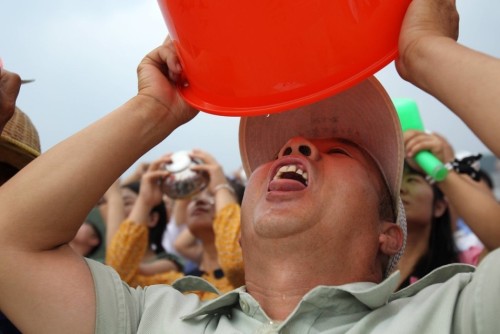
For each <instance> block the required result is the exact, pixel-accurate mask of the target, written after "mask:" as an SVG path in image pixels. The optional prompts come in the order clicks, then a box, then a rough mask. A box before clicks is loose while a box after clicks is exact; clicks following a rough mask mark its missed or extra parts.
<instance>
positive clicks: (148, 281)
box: [0, 0, 500, 333]
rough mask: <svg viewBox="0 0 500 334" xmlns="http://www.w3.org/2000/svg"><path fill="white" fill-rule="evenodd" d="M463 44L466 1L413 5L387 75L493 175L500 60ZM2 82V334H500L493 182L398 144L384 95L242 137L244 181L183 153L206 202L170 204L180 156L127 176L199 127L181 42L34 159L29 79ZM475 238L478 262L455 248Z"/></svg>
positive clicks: (334, 103)
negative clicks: (433, 110)
mask: <svg viewBox="0 0 500 334" xmlns="http://www.w3.org/2000/svg"><path fill="white" fill-rule="evenodd" d="M457 37H458V12H457V10H456V8H455V1H453V0H443V1H433V0H413V1H412V3H411V4H410V6H409V8H408V11H407V13H406V17H405V19H404V22H403V25H402V30H401V34H400V40H399V58H398V59H397V60H396V68H397V70H398V73H399V74H400V76H401V77H402V78H403V79H404V80H407V81H409V82H411V83H412V84H414V85H415V86H416V87H418V88H420V89H422V90H424V91H426V92H427V93H429V94H431V95H433V96H434V97H436V98H437V99H439V100H440V101H441V102H442V103H443V104H445V105H446V106H448V107H449V109H450V110H452V111H453V112H454V113H455V114H456V115H457V116H458V117H460V118H461V119H462V120H463V121H464V122H465V123H466V124H467V125H468V126H469V127H470V129H471V130H472V131H473V132H474V133H475V134H476V135H477V136H478V138H480V139H481V140H482V141H483V142H484V143H485V145H487V147H488V148H489V149H490V150H491V151H492V152H493V153H494V154H495V155H496V156H499V155H500V138H499V136H498V132H497V131H496V128H495V124H500V122H499V121H500V114H499V113H498V112H497V106H498V105H500V94H498V93H497V91H498V90H499V88H497V87H499V85H497V83H498V81H499V80H500V79H499V78H500V60H498V59H495V58H493V57H490V56H488V55H484V54H481V53H478V52H476V51H474V50H471V49H469V48H467V47H465V46H462V45H460V44H458V43H457V42H456V39H457ZM165 69H168V70H165ZM0 71H1V72H0V98H1V100H0V130H1V131H2V132H1V137H0V182H1V183H0V230H1V231H2V233H0V243H1V244H2V245H3V246H2V247H3V252H2V254H0V268H2V269H1V270H0V287H1V288H0V311H1V312H2V314H1V317H0V332H1V331H5V332H7V333H16V332H23V333H30V332H36V333H45V332H82V333H88V332H96V333H150V332H153V333H167V332H174V333H191V332H204V333H215V332H223V333H226V332H243V333H253V332H262V333H264V332H269V333H281V332H283V333H303V332H329V333H333V332H335V333H337V332H342V333H343V332H349V333H366V332H374V333H375V332H384V333H387V332H397V333H401V332H404V333H422V332H424V333H427V332H429V333H431V332H432V333H433V332H439V333H441V332H450V333H491V332H494V331H495V330H496V329H497V328H498V326H499V325H500V323H499V322H500V320H499V319H498V317H496V311H495V310H496V308H497V307H498V306H499V302H498V298H497V296H498V293H500V266H499V264H500V263H499V261H500V251H498V250H497V248H498V247H499V246H500V204H499V203H498V201H497V200H496V198H495V197H494V195H493V193H492V188H493V185H492V183H491V179H490V178H489V177H488V174H487V173H486V172H485V171H484V170H482V169H481V168H480V166H478V165H477V164H472V163H470V160H467V159H464V158H463V157H458V156H457V153H456V149H455V148H453V147H452V145H451V144H450V142H449V141H448V140H447V139H446V138H445V137H444V136H442V135H440V134H439V133H436V132H424V131H416V130H409V131H405V132H404V133H403V132H402V129H401V125H400V122H399V120H398V117H397V114H396V111H395V109H394V105H393V104H392V101H391V99H390V98H389V96H388V94H387V93H386V92H385V90H384V88H383V87H382V85H381V84H380V83H379V82H378V81H377V80H376V79H375V78H374V77H369V78H367V79H366V80H364V81H362V82H361V83H359V84H357V85H355V86H353V87H351V88H349V89H347V90H345V91H343V92H341V93H338V94H336V95H334V96H330V97H328V98H326V99H324V100H321V101H318V102H315V103H312V104H310V105H306V106H303V107H299V108H296V109H293V110H289V111H286V112H283V113H277V114H272V115H266V116H253V117H242V118H241V121H240V153H241V159H242V161H241V162H242V170H243V171H244V174H242V173H241V172H240V171H236V172H234V173H228V171H225V170H224V168H223V166H221V165H220V164H219V162H218V161H217V160H216V158H215V157H214V156H212V155H211V154H210V153H209V152H205V151H203V150H199V149H192V150H191V151H190V157H191V158H193V159H197V160H198V161H201V163H200V164H198V165H197V166H196V167H193V170H194V171H195V172H197V173H204V174H206V175H208V180H209V182H208V184H207V185H206V187H205V188H203V189H200V190H199V191H198V192H196V193H195V194H194V195H192V196H189V197H186V198H171V197H169V196H168V195H167V194H166V193H165V192H164V191H163V187H162V184H163V182H164V180H166V179H167V178H168V177H169V175H170V174H171V173H172V172H171V171H169V170H168V169H167V168H165V167H166V166H168V165H169V164H170V163H171V162H172V160H171V157H172V155H171V153H173V152H169V153H168V154H166V155H165V156H162V157H159V158H158V159H157V160H155V161H148V162H144V163H143V164H141V165H140V167H139V168H138V169H137V171H136V172H135V173H133V174H132V175H124V174H123V173H124V171H125V170H127V169H128V168H129V166H130V165H131V164H133V163H134V162H136V161H137V160H139V159H141V157H142V156H143V154H144V153H146V152H147V151H148V150H149V149H151V148H152V147H154V146H155V145H157V144H158V143H160V142H161V141H162V140H163V139H165V138H166V137H167V136H168V135H169V134H170V133H171V132H172V131H173V130H175V129H176V128H177V127H179V126H182V124H184V123H186V122H189V121H190V120H191V119H192V118H194V117H196V114H197V113H198V111H197V110H194V109H193V108H192V107H190V106H189V105H188V104H187V103H185V102H184V100H183V99H182V98H181V97H180V95H179V92H178V91H177V87H178V85H179V80H183V79H182V78H184V76H183V75H182V67H181V66H180V65H179V60H178V58H177V55H176V52H175V48H174V45H173V43H172V41H171V40H170V39H168V38H167V40H166V41H165V43H164V44H163V45H161V46H160V47H158V48H156V49H155V50H153V51H152V52H151V53H149V54H148V55H147V56H146V57H145V58H144V59H143V60H142V62H141V64H140V65H139V70H138V76H139V91H138V94H137V95H136V96H135V97H133V98H131V99H130V100H129V101H127V102H126V103H125V104H123V105H122V106H120V107H119V108H117V109H116V110H115V111H113V112H112V113H110V114H109V115H108V116H106V117H104V118H103V119H101V120H99V121H97V122H95V123H94V124H92V125H90V126H89V127H87V128H85V129H84V130H82V131H80V132H79V133H77V134H75V135H73V136H71V137H70V138H68V139H67V140H65V141H63V142H61V143H60V144H58V145H56V146H55V147H54V148H52V149H51V150H49V151H47V152H45V153H43V154H41V149H40V141H39V138H38V134H37V132H36V128H35V126H34V125H33V124H32V123H31V121H30V119H29V117H28V116H27V115H26V114H25V113H23V112H22V111H21V110H20V109H18V108H17V107H16V103H15V102H16V98H17V95H18V93H19V90H20V87H21V80H20V77H19V76H18V75H17V74H15V73H11V72H9V71H7V70H6V69H4V68H0ZM477 87H481V89H477ZM473 88H474V89H473ZM136 110H141V113H137V112H134V111H136ZM479 114H480V115H481V116H482V117H478V115H479ZM433 130H436V131H439V129H433ZM122 133H135V134H137V135H136V136H134V138H128V137H124V136H122ZM89 137H92V138H94V140H92V141H89V140H87V138H89ZM100 141H102V142H105V143H106V145H95V143H96V142H97V143H98V142H100ZM422 150H428V151H430V152H431V153H433V154H434V155H435V156H436V157H437V158H439V159H440V160H441V161H443V162H446V166H447V167H448V168H449V173H448V175H447V176H446V178H444V180H433V179H432V178H431V177H429V176H428V175H426V174H425V172H424V171H423V170H422V169H421V168H420V167H419V165H418V163H416V162H415V160H414V159H413V158H414V156H415V154H416V153H418V152H420V151H422ZM117 152H119V153H118V154H117ZM95 161H100V162H101V163H99V164H95V163H94V162H95ZM61 162H64V165H65V168H64V169H62V170H61V171H60V172H59V173H51V171H52V170H53V168H54V166H57V165H59V164H60V163H61ZM75 175H76V176H75ZM69 184H71V186H68V185H69ZM485 184H486V186H485ZM27 189H29V191H26V190H27ZM20 194H22V196H20ZM56 200H57V202H58V205H53V203H54V202H55V201H56ZM90 212H92V213H93V214H94V215H93V216H91V215H90ZM96 213H97V214H98V216H99V219H100V220H102V222H101V223H99V222H96V221H95V218H94V217H95V214H96ZM464 228H467V229H469V233H473V235H474V236H475V237H476V240H477V242H475V243H473V244H465V243H463V242H461V240H460V237H461V236H462V234H460V232H461V231H463V229H464ZM26 231H30V232H29V233H27V232H26ZM99 249H102V250H103V253H100V252H99Z"/></svg>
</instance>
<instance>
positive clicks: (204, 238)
mask: <svg viewBox="0 0 500 334" xmlns="http://www.w3.org/2000/svg"><path fill="white" fill-rule="evenodd" d="M191 155H192V156H193V157H195V158H197V159H199V160H201V161H203V163H202V164H200V165H197V166H196V167H193V169H196V170H198V171H205V172H207V173H208V175H209V179H210V182H209V185H208V187H207V189H205V190H203V191H202V192H201V193H199V194H197V195H195V196H194V197H193V198H191V199H190V200H189V201H188V205H187V208H186V225H187V227H188V229H189V230H190V231H191V233H193V235H194V236H195V237H196V238H197V239H198V240H200V241H201V245H202V248H201V250H200V253H201V254H200V262H199V263H200V264H199V269H197V270H194V271H192V272H189V273H187V274H186V275H191V276H201V277H203V278H205V279H206V280H207V281H209V282H210V283H212V284H213V285H214V287H215V288H217V289H218V290H220V291H228V290H230V289H232V288H234V285H233V284H232V281H231V280H232V279H233V277H234V275H232V276H231V274H233V273H234V271H231V270H230V269H231V268H229V269H227V270H224V269H225V268H221V266H220V264H219V256H218V252H217V249H216V241H215V238H216V235H215V232H214V229H216V226H218V225H221V224H225V225H227V223H226V220H228V221H232V220H234V218H233V217H236V218H237V219H238V220H239V206H237V205H235V204H234V203H235V194H234V191H233V190H232V188H230V186H229V185H228V183H227V180H226V178H225V176H224V174H223V170H222V167H221V166H220V165H219V164H218V163H217V161H216V160H215V159H214V158H213V157H212V156H211V155H209V154H208V153H206V152H203V151H201V150H193V151H192V153H191ZM169 161H170V157H169V156H168V155H167V156H165V157H162V158H160V159H158V160H156V161H154V162H153V163H151V164H150V166H149V169H148V171H147V172H146V173H144V175H143V176H142V181H141V183H142V185H141V191H140V193H139V197H138V198H137V200H136V201H135V203H134V206H133V208H132V210H131V212H130V214H129V215H128V217H127V219H126V220H125V221H124V222H123V223H122V224H121V226H120V227H119V229H118V231H117V233H116V235H115V236H114V237H113V240H112V242H111V243H110V245H109V247H108V250H107V257H106V258H107V260H106V263H107V264H109V265H111V266H112V267H114V268H115V269H116V270H117V271H118V272H119V273H120V276H121V277H122V279H123V280H124V281H126V282H127V283H129V284H130V285H132V286H148V285H152V284H159V283H166V284H172V283H173V282H174V281H175V280H177V279H179V278H181V277H183V276H184V275H183V274H182V273H180V272H171V271H166V270H158V271H157V272H154V273H152V274H150V275H144V274H142V275H141V274H140V264H139V261H138V260H137V259H138V257H137V256H135V255H134V254H142V252H141V250H142V249H143V248H144V247H143V246H142V245H143V244H144V241H141V239H144V238H143V237H141V236H142V235H144V231H145V228H144V222H145V221H147V218H148V212H149V211H150V210H151V207H153V206H154V205H157V203H158V201H161V198H162V196H163V192H162V189H161V187H159V186H158V185H159V182H160V181H161V180H162V179H165V178H167V177H168V175H169V174H170V172H168V171H167V170H166V169H164V168H162V166H164V165H165V164H167V163H168V162H169ZM117 239H118V240H122V241H124V242H121V243H116V240H117ZM125 241H126V242H125ZM222 241H223V242H226V241H225V240H222ZM232 244H233V245H234V244H236V245H237V241H236V240H233V243H232ZM237 247H238V248H239V245H238V246H237ZM226 272H229V273H230V275H229V276H228V275H227V274H226ZM242 276H243V275H242V273H241V272H240V275H239V277H242ZM241 280H242V278H240V280H239V281H240V282H241ZM200 295H201V296H202V298H206V299H208V298H213V294H211V293H200Z"/></svg>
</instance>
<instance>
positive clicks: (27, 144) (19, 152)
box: [0, 107, 41, 169]
mask: <svg viewBox="0 0 500 334" xmlns="http://www.w3.org/2000/svg"><path fill="white" fill-rule="evenodd" d="M40 151H41V149H40V139H39V137H38V131H37V130H36V128H35V126H34V125H33V123H32V122H31V120H30V118H29V117H28V116H27V115H26V114H25V113H24V112H22V111H21V110H20V109H19V108H17V107H16V110H15V112H14V115H13V116H12V118H11V119H10V120H9V121H8V122H7V124H6V125H5V127H4V130H3V132H2V134H1V136H0V162H4V163H8V164H9V165H12V166H13V167H15V168H17V169H22V168H23V167H24V166H26V165H27V164H28V163H29V162H31V161H32V160H33V159H35V158H36V157H38V156H39V155H40Z"/></svg>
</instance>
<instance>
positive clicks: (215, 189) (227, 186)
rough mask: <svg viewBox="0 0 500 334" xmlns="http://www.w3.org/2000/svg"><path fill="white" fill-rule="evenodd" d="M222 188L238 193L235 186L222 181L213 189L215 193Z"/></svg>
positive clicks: (234, 193)
mask: <svg viewBox="0 0 500 334" xmlns="http://www.w3.org/2000/svg"><path fill="white" fill-rule="evenodd" d="M222 189H227V190H228V191H229V192H230V193H231V194H233V196H235V195H236V192H235V191H234V189H233V187H231V185H229V184H228V183H220V184H218V185H216V186H215V187H214V190H213V193H214V195H215V194H216V193H217V192H219V190H222Z"/></svg>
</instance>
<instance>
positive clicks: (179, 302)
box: [88, 250, 500, 334]
mask: <svg viewBox="0 0 500 334" xmlns="http://www.w3.org/2000/svg"><path fill="white" fill-rule="evenodd" d="M88 263H89V266H90V268H91V270H92V273H93V276H94V282H95V286H96V294H97V325H96V326H97V327H96V333H106V334H107V333H223V334H227V333H298V334H299V333H300V334H303V333H363V334H364V333H384V334H385V333H398V334H399V333H418V334H421V333H457V334H460V333H464V334H470V333H497V332H498V331H499V329H500V313H499V312H498V309H499V306H500V250H497V251H495V252H492V253H491V254H490V255H489V256H487V257H486V258H485V259H484V260H483V261H482V263H481V264H480V265H479V267H478V268H477V269H476V270H474V267H471V266H468V265H460V264H456V265H448V266H445V267H442V268H439V269H437V270H435V271H433V272H432V273H430V274H429V275H427V276H425V277H424V278H422V279H420V280H419V281H418V282H417V283H415V284H413V285H411V286H409V287H407V288H406V289H403V290H400V291H398V292H394V291H395V290H396V288H397V285H398V281H399V273H398V272H396V273H394V274H393V275H391V276H390V277H388V278H387V279H386V280H384V281H383V282H381V283H380V284H374V283H367V282H359V283H351V284H346V285H342V286H318V287H316V288H314V289H312V290H311V291H310V292H309V293H307V294H306V295H305V296H304V297H303V299H302V301H301V302H300V303H299V304H298V305H297V307H296V308H295V310H294V311H293V312H292V314H290V316H289V317H288V318H287V319H286V320H285V321H282V322H274V321H272V319H269V318H268V317H267V315H266V314H265V313H264V311H263V310H262V309H261V307H260V306H259V304H258V303H257V301H256V300H255V299H254V298H253V297H252V296H251V295H250V294H248V293H247V292H246V290H245V287H241V288H238V289H236V290H233V291H231V292H228V293H226V294H224V295H222V296H220V297H218V298H216V299H214V300H211V301H207V302H201V301H200V300H199V299H198V298H197V297H196V296H195V295H193V294H187V295H185V294H182V293H181V292H179V291H178V290H177V289H179V290H181V291H182V290H185V289H193V287H196V288H198V289H212V290H213V289H215V288H214V287H212V286H211V285H210V284H209V283H207V282H205V281H203V280H201V279H198V278H193V277H186V278H184V279H182V280H180V281H178V282H176V283H174V287H176V288H177V289H176V288H174V287H172V286H168V285H155V286H149V287H146V288H137V289H133V288H130V287H129V286H127V285H126V284H125V283H122V282H121V280H120V278H119V276H118V275H117V274H116V272H115V271H114V270H113V269H111V268H110V267H107V266H104V265H102V264H101V263H98V262H94V261H92V260H88Z"/></svg>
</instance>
